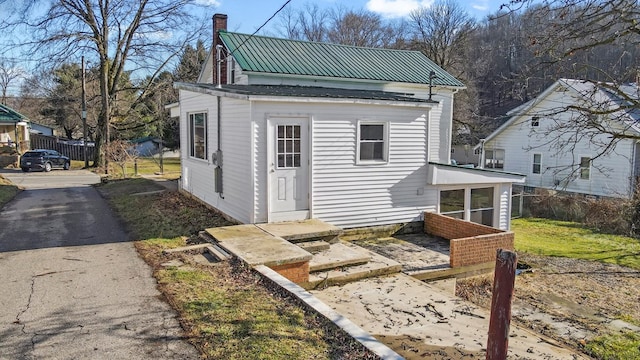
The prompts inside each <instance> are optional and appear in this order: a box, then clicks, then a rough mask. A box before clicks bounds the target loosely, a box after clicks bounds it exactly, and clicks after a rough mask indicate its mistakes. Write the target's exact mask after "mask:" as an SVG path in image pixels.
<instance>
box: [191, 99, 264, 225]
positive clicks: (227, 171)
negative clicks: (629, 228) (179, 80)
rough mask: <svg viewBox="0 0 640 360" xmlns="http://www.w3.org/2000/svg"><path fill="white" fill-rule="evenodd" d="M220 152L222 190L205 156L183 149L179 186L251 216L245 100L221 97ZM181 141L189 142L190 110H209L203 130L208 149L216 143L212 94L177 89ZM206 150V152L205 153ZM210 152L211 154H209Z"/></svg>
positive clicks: (226, 210)
mask: <svg viewBox="0 0 640 360" xmlns="http://www.w3.org/2000/svg"><path fill="white" fill-rule="evenodd" d="M221 103H222V106H221V108H222V116H221V119H222V134H221V137H222V143H221V144H220V145H221V148H222V153H223V166H222V169H223V170H222V174H223V175H222V178H223V193H222V196H221V195H220V194H218V193H216V192H215V188H214V184H215V182H214V180H215V179H214V169H215V168H216V166H215V165H214V164H213V163H212V162H211V159H210V158H209V156H207V160H205V161H203V160H201V159H194V158H191V157H190V156H189V154H188V151H184V152H183V153H182V154H183V155H182V158H181V167H182V188H183V189H184V190H185V191H187V192H189V193H191V194H193V195H194V196H196V197H197V198H199V199H201V200H202V201H204V202H206V203H207V204H209V205H211V206H213V207H215V208H217V209H219V210H220V211H222V212H224V213H226V214H228V215H229V216H231V217H233V218H235V219H237V220H238V221H242V222H249V221H250V220H251V213H252V211H251V206H252V204H253V201H252V200H253V199H252V196H251V194H252V193H253V191H252V182H251V177H250V176H249V175H248V174H250V172H251V148H250V147H249V146H248V145H249V144H250V140H249V139H250V128H251V123H250V117H249V107H248V102H247V101H241V100H233V99H228V98H222V99H221ZM180 109H181V110H180V112H181V113H180V141H181V143H183V144H188V143H189V120H188V119H189V116H188V114H190V113H192V112H201V111H202V109H206V112H207V113H208V119H207V122H208V126H207V132H206V139H207V148H208V150H207V151H208V152H209V153H210V152H211V151H212V149H213V150H215V149H217V148H218V144H217V103H216V97H215V96H209V95H203V94H198V93H193V92H189V91H185V90H181V91H180ZM207 154H208V153H207ZM209 155H210V154H209Z"/></svg>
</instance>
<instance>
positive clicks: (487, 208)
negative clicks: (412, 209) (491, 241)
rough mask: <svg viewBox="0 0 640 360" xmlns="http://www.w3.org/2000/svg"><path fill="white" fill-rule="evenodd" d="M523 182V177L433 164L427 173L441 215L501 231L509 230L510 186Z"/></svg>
mask: <svg viewBox="0 0 640 360" xmlns="http://www.w3.org/2000/svg"><path fill="white" fill-rule="evenodd" d="M524 181H525V176H524V175H521V174H515V173H507V172H503V171H497V170H489V169H476V168H468V167H463V166H457V165H449V164H440V163H433V162H430V163H429V166H428V170H427V184H429V185H433V186H435V187H436V188H437V189H438V204H437V210H436V211H437V212H438V213H439V214H442V215H446V216H449V217H452V218H456V219H461V220H466V221H470V222H474V223H477V224H482V225H486V226H491V227H494V228H498V229H502V230H508V229H509V227H510V213H511V201H510V200H511V199H510V197H511V185H512V184H513V183H524Z"/></svg>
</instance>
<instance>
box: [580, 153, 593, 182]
mask: <svg viewBox="0 0 640 360" xmlns="http://www.w3.org/2000/svg"><path fill="white" fill-rule="evenodd" d="M590 173H591V158H590V157H586V156H584V157H581V158H580V179H582V180H589V176H590Z"/></svg>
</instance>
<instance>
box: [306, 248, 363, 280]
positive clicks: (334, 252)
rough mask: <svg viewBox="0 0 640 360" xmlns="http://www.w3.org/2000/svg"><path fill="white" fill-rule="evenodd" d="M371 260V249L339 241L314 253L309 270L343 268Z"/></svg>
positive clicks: (311, 271)
mask: <svg viewBox="0 0 640 360" xmlns="http://www.w3.org/2000/svg"><path fill="white" fill-rule="evenodd" d="M369 260H371V255H370V254H369V251H367V250H366V249H364V248H361V247H360V246H356V245H352V244H348V243H344V242H338V243H335V244H331V247H330V248H329V249H327V250H323V251H320V252H319V253H317V254H314V255H313V258H312V259H311V261H309V272H310V273H314V272H318V271H324V270H330V269H336V268H343V267H348V266H355V265H362V264H366V263H368V262H369Z"/></svg>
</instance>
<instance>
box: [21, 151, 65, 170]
mask: <svg viewBox="0 0 640 360" xmlns="http://www.w3.org/2000/svg"><path fill="white" fill-rule="evenodd" d="M69 167H71V160H69V158H68V157H66V156H64V155H62V154H60V153H59V152H57V151H55V150H43V149H37V150H30V151H27V152H26V153H24V154H22V156H21V157H20V168H21V169H22V171H24V172H27V171H29V170H44V171H51V169H53V168H61V169H65V170H69Z"/></svg>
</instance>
